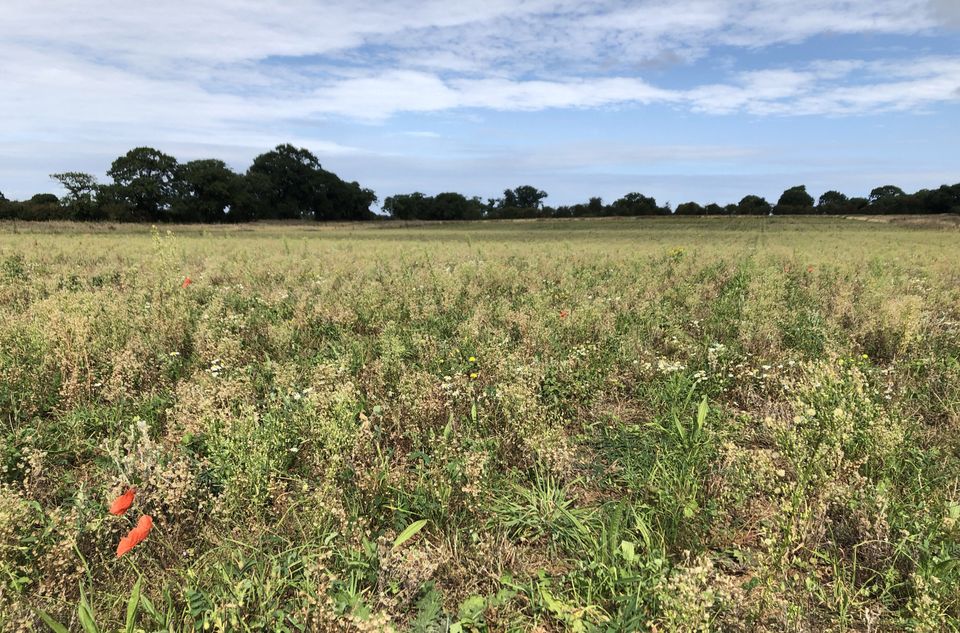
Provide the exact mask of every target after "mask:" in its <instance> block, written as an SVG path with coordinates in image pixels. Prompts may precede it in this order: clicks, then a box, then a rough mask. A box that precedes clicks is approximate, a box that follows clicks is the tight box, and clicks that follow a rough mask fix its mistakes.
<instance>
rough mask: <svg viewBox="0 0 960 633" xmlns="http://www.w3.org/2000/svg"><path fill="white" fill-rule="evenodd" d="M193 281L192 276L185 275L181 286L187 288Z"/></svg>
mask: <svg viewBox="0 0 960 633" xmlns="http://www.w3.org/2000/svg"><path fill="white" fill-rule="evenodd" d="M192 283H193V280H192V279H190V277H184V278H183V283H182V284H180V287H181V288H186V287H187V286H189V285H190V284H192Z"/></svg>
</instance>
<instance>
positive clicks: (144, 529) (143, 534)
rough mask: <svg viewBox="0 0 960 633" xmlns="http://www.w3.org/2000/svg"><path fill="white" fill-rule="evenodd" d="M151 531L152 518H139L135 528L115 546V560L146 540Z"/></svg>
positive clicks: (146, 515) (145, 516)
mask: <svg viewBox="0 0 960 633" xmlns="http://www.w3.org/2000/svg"><path fill="white" fill-rule="evenodd" d="M152 529H153V517H151V516H150V515H149V514H145V515H143V516H142V517H140V520H139V521H137V526H136V527H135V528H133V529H132V530H130V532H129V533H127V535H126V536H124V537H123V538H121V539H120V543H119V544H118V545H117V558H120V557H121V556H123V555H124V554H126V553H127V552H129V551H130V550H132V549H133V548H134V547H136V546H137V545H138V544H139V543H141V542H142V541H143V540H144V539H146V538H147V536H148V535H149V534H150V530H152Z"/></svg>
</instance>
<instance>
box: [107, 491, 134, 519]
mask: <svg viewBox="0 0 960 633" xmlns="http://www.w3.org/2000/svg"><path fill="white" fill-rule="evenodd" d="M134 492H135V490H134V489H133V488H129V489H127V491H126V492H125V493H123V494H122V495H120V496H119V497H117V498H116V499H114V500H113V503H111V504H110V510H109V512H110V514H115V515H117V516H120V515H121V514H123V513H124V512H126V511H127V510H129V509H130V505H131V504H132V503H133V494H134Z"/></svg>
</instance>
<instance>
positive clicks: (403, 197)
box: [383, 191, 426, 220]
mask: <svg viewBox="0 0 960 633" xmlns="http://www.w3.org/2000/svg"><path fill="white" fill-rule="evenodd" d="M425 200H426V196H425V195H423V194H422V193H420V192H419V191H416V192H414V193H407V194H398V195H395V196H389V197H388V198H387V199H386V200H384V201H383V210H384V211H385V212H386V213H387V214H389V215H390V216H391V217H393V218H396V219H398V220H416V219H419V218H421V217H422V216H423V215H424V214H425V213H426V211H425V206H426V205H425Z"/></svg>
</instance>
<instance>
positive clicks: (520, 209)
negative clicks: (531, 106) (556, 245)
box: [383, 183, 960, 220]
mask: <svg viewBox="0 0 960 633" xmlns="http://www.w3.org/2000/svg"><path fill="white" fill-rule="evenodd" d="M546 197H547V193H546V192H545V191H542V190H539V189H537V188H536V187H531V186H528V185H524V186H521V187H517V188H516V189H507V190H506V191H504V192H503V197H502V198H491V199H488V200H487V201H486V202H483V201H482V200H481V199H480V198H478V197H473V198H467V197H466V196H464V195H462V194H459V193H441V194H438V195H436V196H427V195H424V194H422V193H411V194H403V195H396V196H391V197H389V198H387V199H386V200H385V201H384V203H383V209H384V211H386V212H387V213H388V214H390V216H391V217H394V218H397V219H402V220H478V219H513V218H576V217H601V216H656V215H661V216H670V215H685V216H686V215H689V216H696V215H881V214H887V215H900V214H931V213H960V183H958V184H955V185H943V186H942V187H940V188H938V189H922V190H920V191H917V192H916V193H912V194H908V193H906V192H904V191H903V190H902V189H900V188H899V187H896V186H893V185H884V186H882V187H877V188H875V189H873V190H872V191H871V192H870V196H869V197H868V198H857V197H853V198H851V197H848V196H846V195H844V194H843V193H840V192H839V191H828V192H826V193H824V194H823V195H822V196H820V198H819V199H816V200H815V199H814V198H813V196H811V195H810V194H809V193H807V189H806V187H805V186H804V185H798V186H796V187H790V188H789V189H787V190H786V191H784V192H783V194H782V195H781V196H780V198H779V199H778V200H777V201H776V203H771V202H768V201H767V200H766V199H765V198H763V197H761V196H756V195H748V196H744V197H743V199H741V200H740V202H738V203H736V204H728V205H724V206H721V205H719V204H707V205H701V204H699V203H696V202H684V203H683V204H680V205H677V206H676V208H674V207H672V206H671V205H670V203H666V204H664V205H659V204H657V201H656V199H655V198H652V197H650V196H645V195H643V194H641V193H628V194H627V195H625V196H623V197H622V198H618V199H617V200H615V201H614V202H613V203H611V204H605V203H604V202H603V200H602V199H601V198H598V197H595V198H590V199H589V201H587V202H586V203H582V204H574V205H563V206H557V207H552V206H549V205H546V204H544V199H545V198H546Z"/></svg>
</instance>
